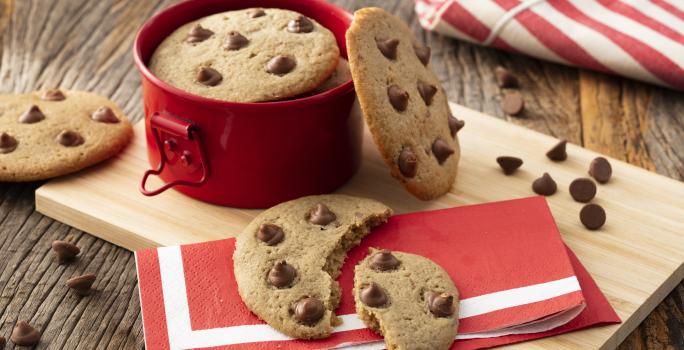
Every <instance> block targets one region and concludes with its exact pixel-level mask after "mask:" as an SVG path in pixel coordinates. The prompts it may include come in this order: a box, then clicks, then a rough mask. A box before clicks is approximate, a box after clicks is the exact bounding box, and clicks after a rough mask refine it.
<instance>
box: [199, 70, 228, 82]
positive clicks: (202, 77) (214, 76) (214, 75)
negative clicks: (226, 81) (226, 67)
mask: <svg viewBox="0 0 684 350" xmlns="http://www.w3.org/2000/svg"><path fill="white" fill-rule="evenodd" d="M196 80H197V82H198V83H200V84H202V85H205V86H216V85H218V84H220V83H221V81H223V76H222V75H221V73H219V72H218V71H217V70H216V69H214V68H211V67H202V68H200V70H199V71H198V72H197V77H196Z"/></svg>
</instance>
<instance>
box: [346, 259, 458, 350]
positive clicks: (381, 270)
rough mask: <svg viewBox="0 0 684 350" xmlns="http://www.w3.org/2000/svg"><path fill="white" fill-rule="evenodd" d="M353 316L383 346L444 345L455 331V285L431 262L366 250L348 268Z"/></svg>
mask: <svg viewBox="0 0 684 350" xmlns="http://www.w3.org/2000/svg"><path fill="white" fill-rule="evenodd" d="M353 293H354V301H355V303H356V313H357V314H358V315H359V318H361V320H362V321H363V322H364V323H365V324H366V325H367V326H368V327H369V328H371V329H372V330H373V331H375V332H377V333H378V334H380V335H382V336H383V337H385V344H386V345H387V349H397V350H406V349H434V350H439V349H448V348H449V347H450V346H451V343H453V342H454V339H455V338H456V332H457V330H458V301H459V294H458V289H456V286H454V282H452V281H451V278H450V277H449V274H447V273H446V271H444V270H443V269H442V268H441V267H440V266H439V265H437V264H435V263H434V262H433V261H431V260H429V259H427V258H425V257H422V256H419V255H414V254H409V253H401V252H390V251H388V250H377V249H373V248H371V249H370V253H369V254H368V256H367V257H366V258H365V259H363V260H362V261H361V262H359V263H358V265H356V267H355V268H354V292H353Z"/></svg>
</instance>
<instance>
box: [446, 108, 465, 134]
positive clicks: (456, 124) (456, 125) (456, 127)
mask: <svg viewBox="0 0 684 350" xmlns="http://www.w3.org/2000/svg"><path fill="white" fill-rule="evenodd" d="M448 120H449V132H450V133H451V137H456V133H458V132H459V131H460V130H461V129H463V127H464V126H465V122H464V121H463V120H460V119H456V117H454V116H453V115H451V113H449V119H448Z"/></svg>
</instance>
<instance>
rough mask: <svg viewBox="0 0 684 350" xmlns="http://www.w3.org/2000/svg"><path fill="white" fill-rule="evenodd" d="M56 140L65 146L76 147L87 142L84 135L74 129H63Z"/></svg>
mask: <svg viewBox="0 0 684 350" xmlns="http://www.w3.org/2000/svg"><path fill="white" fill-rule="evenodd" d="M55 141H57V143H59V144H60V145H62V146H64V147H76V146H80V145H82V144H83V142H85V140H84V139H83V136H81V134H79V133H77V132H76V131H73V130H63V131H62V132H60V133H59V134H58V135H57V137H56V138H55Z"/></svg>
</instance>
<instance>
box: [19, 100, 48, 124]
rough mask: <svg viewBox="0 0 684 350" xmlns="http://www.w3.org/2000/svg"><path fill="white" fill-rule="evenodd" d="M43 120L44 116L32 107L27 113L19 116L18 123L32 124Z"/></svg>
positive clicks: (38, 109) (35, 107) (36, 108)
mask: <svg viewBox="0 0 684 350" xmlns="http://www.w3.org/2000/svg"><path fill="white" fill-rule="evenodd" d="M43 119H45V114H43V112H42V111H41V110H40V108H38V106H36V105H33V106H31V108H29V110H28V111H26V112H24V114H22V115H21V116H19V122H20V123H22V124H33V123H37V122H39V121H41V120H43Z"/></svg>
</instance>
